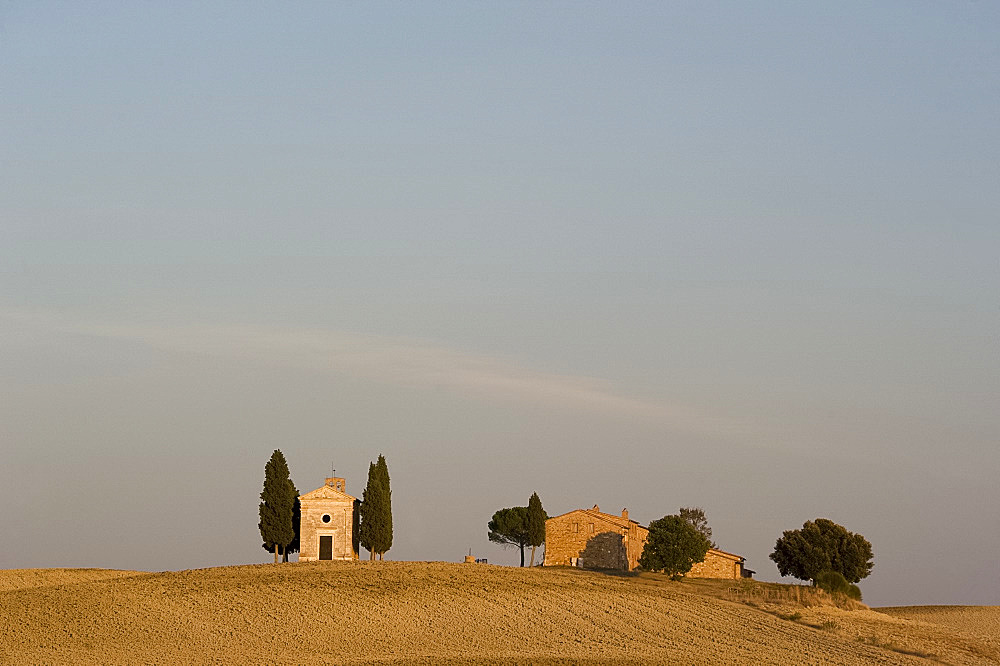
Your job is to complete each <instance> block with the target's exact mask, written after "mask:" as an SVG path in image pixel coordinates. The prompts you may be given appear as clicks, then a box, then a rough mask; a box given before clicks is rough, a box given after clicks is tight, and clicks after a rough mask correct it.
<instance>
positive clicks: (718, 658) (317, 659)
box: [0, 562, 1000, 664]
mask: <svg viewBox="0 0 1000 666" xmlns="http://www.w3.org/2000/svg"><path fill="white" fill-rule="evenodd" d="M849 605H850V606H851V608H841V607H837V606H835V605H834V604H833V603H832V602H831V601H830V600H829V598H825V597H824V596H823V595H822V594H821V595H816V594H815V593H813V592H812V591H810V590H808V589H803V588H796V587H794V586H780V585H775V584H768V583H757V582H752V581H682V582H673V581H671V580H669V579H667V578H666V577H663V576H657V575H651V574H643V575H638V576H636V575H621V574H619V575H613V574H606V573H600V572H590V571H581V570H576V569H562V568H539V567H536V568H530V569H528V568H525V569H521V568H512V567H498V566H491V565H476V564H448V563H440V562H427V563H424V562H322V563H301V564H283V565H273V564H266V565H249V566H235V567H218V568H212V569H199V570H192V571H179V572H163V573H143V572H130V571H108V570H96V569H30V570H9V571H0V662H3V663H12V664H22V663H23V664H41V663H88V664H93V663H174V662H180V663H206V662H208V663H213V662H214V663H236V662H245V663H263V662H274V663H359V662H360V663H367V662H400V663H413V662H415V663H432V662H433V663H438V662H446V663H473V662H475V663H482V662H506V663H510V662H517V663H528V662H530V663H588V662H593V663H597V662H600V663H628V662H661V663H662V662H666V663H684V664H750V663H760V664H774V663H778V664H784V663H789V664H791V663H794V664H871V663H880V664H916V663H927V662H929V661H930V662H937V663H947V664H997V663H1000V607H956V606H940V607H909V608H887V609H881V610H878V611H876V610H872V609H869V608H867V607H865V606H862V605H860V604H857V603H856V602H850V603H849Z"/></svg>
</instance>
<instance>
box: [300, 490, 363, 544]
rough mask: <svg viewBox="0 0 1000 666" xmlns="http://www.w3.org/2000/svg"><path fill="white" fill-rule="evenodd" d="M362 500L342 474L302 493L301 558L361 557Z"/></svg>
mask: <svg viewBox="0 0 1000 666" xmlns="http://www.w3.org/2000/svg"><path fill="white" fill-rule="evenodd" d="M358 504H359V502H358V500H357V498H355V497H353V496H351V495H348V494H347V484H346V482H345V481H344V479H342V478H340V477H331V478H328V479H327V480H326V483H325V484H323V485H322V486H321V487H319V488H317V489H316V490H313V491H312V492H308V493H306V494H305V495H300V496H299V506H300V507H301V510H302V520H301V522H300V523H299V562H315V561H317V560H356V559H358V541H357V539H358V523H357V521H358V509H357V507H358Z"/></svg>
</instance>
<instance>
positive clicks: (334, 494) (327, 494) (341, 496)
mask: <svg viewBox="0 0 1000 666" xmlns="http://www.w3.org/2000/svg"><path fill="white" fill-rule="evenodd" d="M319 499H324V500H344V501H346V502H353V501H354V500H356V499H357V498H356V497H354V496H353V495H348V494H347V493H344V492H341V491H339V490H337V489H336V488H334V487H333V486H330V485H322V486H320V487H319V488H317V489H316V490H312V491H310V492H308V493H306V494H304V495H299V501H300V502H301V501H302V500H319Z"/></svg>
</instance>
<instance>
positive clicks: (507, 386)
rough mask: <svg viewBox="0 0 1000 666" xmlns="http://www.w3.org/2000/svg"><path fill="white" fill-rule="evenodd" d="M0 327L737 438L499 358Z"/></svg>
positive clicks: (353, 337) (300, 334)
mask: <svg viewBox="0 0 1000 666" xmlns="http://www.w3.org/2000/svg"><path fill="white" fill-rule="evenodd" d="M0 317H2V318H4V319H7V320H8V321H9V322H14V321H16V322H19V323H20V324H21V325H25V326H30V327H41V328H44V329H47V330H50V331H60V332H63V333H72V334H77V335H87V336H95V337H100V338H104V339H114V340H122V341H128V342H132V343H140V344H145V345H148V346H149V347H152V348H156V349H162V350H170V351H174V352H183V353H190V354H198V355H208V356H212V357H219V358H231V359H237V360H240V361H245V362H253V363H259V364H266V365H278V366H282V367H294V368H302V369H309V370H312V371H316V370H326V371H328V372H332V373H337V374H342V375H345V376H351V377H356V378H361V379H366V380H371V381H377V382H382V383H386V384H391V385H396V386H404V387H411V388H418V389H419V388H426V387H433V388H435V389H444V390H451V391H454V392H456V393H461V394H463V395H473V396H476V397H478V398H481V399H487V400H488V399H502V400H515V401H522V402H529V403H535V404H538V403H541V404H545V405H549V406H552V407H560V408H568V409H577V410H581V411H586V412H594V411H598V412H600V413H603V414H606V415H608V416H615V417H619V418H630V419H641V420H643V421H649V422H653V423H657V424H659V425H662V426H666V427H669V428H671V429H677V430H684V431H692V432H699V433H706V434H722V433H733V432H734V431H735V430H736V429H737V428H738V424H736V423H734V422H732V421H730V420H727V419H721V418H719V416H718V415H706V414H703V413H699V412H698V411H697V410H694V409H692V408H690V407H688V406H683V405H677V404H665V403H663V402H658V401H655V400H647V399H643V398H640V397H635V396H631V395H628V394H627V393H626V392H624V391H622V390H621V389H620V388H618V387H617V386H616V385H615V384H614V382H612V381H609V380H606V379H599V378H594V377H587V376H580V375H571V374H556V373H550V372H539V371H535V370H532V369H530V368H526V367H524V366H523V365H521V364H518V363H516V362H513V361H511V360H508V359H504V358H501V357H497V356H490V355H482V354H474V353H470V352H466V351H461V350H456V349H450V348H447V347H443V346H437V345H434V344H430V343H427V342H423V341H419V340H413V339H406V338H397V337H386V336H378V335H363V334H358V333H351V332H346V331H338V330H330V329H311V328H295V327H276V326H258V325H252V326H250V325H235V324H233V325H229V324H203V323H198V324H183V325H156V324H149V323H126V322H110V321H92V320H90V321H85V320H76V319H72V318H70V317H66V316H63V315H57V314H52V313H39V312H24V311H15V312H5V313H3V314H2V315H0Z"/></svg>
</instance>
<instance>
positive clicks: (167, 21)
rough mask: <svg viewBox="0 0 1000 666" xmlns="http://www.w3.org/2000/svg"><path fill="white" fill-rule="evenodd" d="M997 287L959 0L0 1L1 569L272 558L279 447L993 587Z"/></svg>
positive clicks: (973, 593) (449, 503)
mask: <svg viewBox="0 0 1000 666" xmlns="http://www.w3.org/2000/svg"><path fill="white" fill-rule="evenodd" d="M998 295H1000V5H998V4H996V3H993V2H962V3H937V2H879V3H870V2H861V3H849V2H842V3H827V4H825V5H818V4H817V3H801V2H786V3H781V2H775V3H762V2H746V3H707V2H699V3H683V4H676V5H674V4H670V3H649V4H627V3H604V4H597V3H578V2H573V3H541V4H539V3H526V4H517V3H468V2H463V3H455V4H449V3H392V4H375V3H364V4H359V3H354V4H346V3H308V4H289V3H280V4H273V5H264V4H253V5H247V4H246V3H233V4H218V3H216V4H212V5H210V6H205V5H204V3H180V2H171V3H108V4H100V3H46V2H23V3H11V2H6V3H4V4H2V5H0V451H2V463H0V505H2V506H3V507H4V510H3V511H2V513H0V532H2V533H3V535H4V539H3V541H4V546H3V547H2V548H0V567H4V568H11V567H47V566H99V567H120V568H133V569H150V570H159V569H181V568H190V567H203V566H212V565H218V564H232V563H244V562H263V561H268V558H269V556H268V555H267V554H266V553H265V552H264V551H263V550H262V549H261V548H260V538H259V534H258V532H257V501H258V493H259V492H260V488H261V482H262V480H263V467H264V463H265V462H266V461H267V459H268V457H269V456H270V453H271V451H272V449H274V448H280V449H281V450H282V451H283V452H284V453H285V455H286V457H287V459H288V461H289V464H290V467H291V470H292V474H293V479H294V481H295V482H296V484H297V485H298V487H299V489H300V490H302V491H308V490H311V489H313V488H315V487H318V486H319V485H320V484H321V483H322V482H323V478H324V477H325V476H326V475H327V474H328V472H329V469H330V466H331V463H332V464H333V465H335V466H336V468H337V472H338V475H343V476H345V477H346V478H347V483H348V490H349V491H353V492H356V493H357V494H359V495H360V491H361V489H362V487H363V485H364V481H365V475H366V473H367V468H368V463H369V461H370V460H373V459H374V458H375V457H376V456H377V455H378V454H379V453H384V454H385V455H386V458H387V460H388V463H389V468H390V473H391V475H392V484H393V486H392V487H393V501H394V509H395V543H394V546H393V549H392V550H391V551H390V553H389V556H390V557H392V558H394V559H420V560H422V559H444V560H452V561H456V560H459V559H460V558H461V557H462V556H463V555H464V554H465V553H466V552H468V549H469V548H472V549H473V552H474V553H475V554H476V555H479V556H483V557H488V558H490V559H491V561H494V562H505V563H514V562H515V561H516V557H515V555H514V554H513V553H511V552H509V551H503V550H501V549H500V548H499V547H497V546H495V545H493V544H490V543H489V542H488V541H487V539H486V532H487V530H486V522H487V521H488V519H489V517H490V515H491V514H492V513H493V511H494V510H496V509H497V508H500V507H504V506H512V505H517V504H525V503H526V502H527V499H528V496H529V495H530V494H531V492H532V491H537V492H538V493H539V495H540V496H541V498H542V501H543V503H544V505H545V508H546V509H547V510H548V511H549V513H550V514H557V513H562V512H564V511H568V510H570V509H573V508H578V507H589V506H592V505H593V504H595V503H598V504H600V506H601V508H602V509H604V510H608V511H611V512H615V513H617V512H618V511H620V510H621V508H622V507H625V506H627V507H628V508H629V510H630V512H631V515H632V517H633V518H636V519H638V520H640V521H643V522H648V521H650V520H653V519H656V518H659V517H662V516H663V515H665V514H667V513H672V512H675V511H676V510H677V508H678V507H680V506H690V505H698V506H702V507H704V509H705V510H706V512H707V514H708V517H709V521H710V524H711V525H712V527H713V528H714V530H715V535H716V538H717V541H718V542H719V545H720V547H722V548H724V549H726V550H730V551H735V552H738V553H741V554H744V555H745V556H746V557H747V559H748V565H749V566H750V567H751V568H753V569H755V570H757V571H758V577H759V578H761V579H765V580H775V579H777V570H776V568H775V567H774V565H773V563H772V562H771V561H770V560H768V558H767V556H768V554H769V553H770V552H771V549H772V547H773V545H774V541H775V539H776V538H777V537H778V536H780V534H781V532H782V530H786V529H792V528H797V527H799V526H801V524H802V523H803V521H805V520H809V519H813V518H816V517H828V518H831V519H833V520H835V521H837V522H840V523H842V524H844V525H845V526H847V527H848V528H849V529H851V530H853V531H857V532H860V533H862V534H864V535H865V536H866V537H867V538H868V539H869V540H870V541H871V542H872V544H873V545H874V550H875V556H876V557H875V570H874V572H873V574H872V575H871V577H870V578H868V579H867V580H865V581H863V583H862V589H863V591H864V593H865V598H866V600H867V601H869V602H870V603H873V604H912V603H992V604H997V603H1000V576H997V568H996V567H997V565H996V557H997V553H998V552H1000V510H998V508H997V507H998V505H1000V490H998V484H997V474H998V470H1000V409H998V403H1000V298H998ZM955 558H958V559H959V560H960V563H961V566H954V565H953V560H954V559H955Z"/></svg>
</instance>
